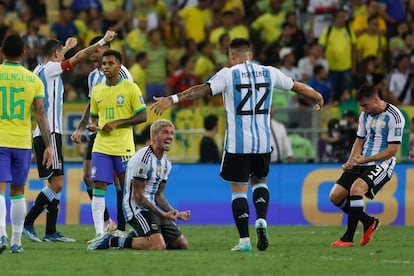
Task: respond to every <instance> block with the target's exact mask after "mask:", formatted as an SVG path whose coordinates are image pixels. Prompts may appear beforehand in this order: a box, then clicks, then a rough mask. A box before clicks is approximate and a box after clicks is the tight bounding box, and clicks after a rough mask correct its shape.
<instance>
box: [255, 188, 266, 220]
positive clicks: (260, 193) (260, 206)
mask: <svg viewBox="0 0 414 276" xmlns="http://www.w3.org/2000/svg"><path fill="white" fill-rule="evenodd" d="M253 203H254V207H255V208H256V218H258V219H259V218H262V219H266V217H267V209H268V207H269V190H268V189H267V188H263V187H260V188H257V189H255V190H254V191H253Z"/></svg>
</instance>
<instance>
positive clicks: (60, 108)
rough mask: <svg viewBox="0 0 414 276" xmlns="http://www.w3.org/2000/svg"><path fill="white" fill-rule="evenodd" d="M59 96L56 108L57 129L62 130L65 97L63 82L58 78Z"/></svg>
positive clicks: (57, 96)
mask: <svg viewBox="0 0 414 276" xmlns="http://www.w3.org/2000/svg"><path fill="white" fill-rule="evenodd" d="M56 81H57V86H58V88H57V95H56V97H55V100H56V106H57V114H56V115H57V118H56V124H57V128H58V129H59V130H62V126H61V125H60V122H61V121H62V104H61V103H62V101H63V99H62V96H63V81H62V78H57V80H56Z"/></svg>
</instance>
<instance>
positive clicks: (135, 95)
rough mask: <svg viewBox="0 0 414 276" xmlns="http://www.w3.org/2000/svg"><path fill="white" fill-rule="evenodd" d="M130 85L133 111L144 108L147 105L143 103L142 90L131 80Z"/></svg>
mask: <svg viewBox="0 0 414 276" xmlns="http://www.w3.org/2000/svg"><path fill="white" fill-rule="evenodd" d="M130 86H131V88H130V89H131V93H132V98H131V100H132V102H131V103H132V109H133V110H134V112H135V113H138V112H140V111H142V110H144V109H146V108H147V106H146V105H145V101H144V97H142V92H141V89H140V88H139V86H138V85H137V84H136V83H134V82H131V83H130Z"/></svg>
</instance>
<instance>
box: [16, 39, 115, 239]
mask: <svg viewBox="0 0 414 276" xmlns="http://www.w3.org/2000/svg"><path fill="white" fill-rule="evenodd" d="M115 37H116V33H115V32H113V31H107V32H106V33H105V36H104V37H103V38H102V39H101V40H100V41H98V42H96V43H95V44H93V45H91V46H89V47H87V48H85V49H82V50H81V51H79V52H77V53H76V54H75V55H74V56H73V57H71V58H69V59H67V60H64V59H65V53H66V52H67V51H68V50H69V49H72V48H74V47H75V46H76V45H77V40H76V39H75V38H69V39H68V40H67V41H66V43H65V46H63V44H62V42H60V41H58V40H54V39H51V40H48V41H47V42H46V44H45V45H44V46H43V47H42V54H43V56H44V60H45V62H44V63H43V64H39V65H38V66H37V67H36V68H35V69H34V73H35V74H37V75H38V76H39V78H40V79H41V80H42V82H43V84H44V87H45V97H46V100H45V112H46V115H47V118H48V121H49V125H50V133H51V140H52V145H53V149H54V157H53V163H52V166H51V167H50V168H46V167H45V166H43V165H42V162H41V159H39V158H41V157H42V155H43V152H44V150H45V145H44V143H43V139H42V137H41V135H40V131H39V127H38V126H37V127H36V129H35V130H34V133H33V137H34V138H33V143H34V149H35V152H36V158H37V167H38V172H39V177H40V178H41V179H47V180H48V184H47V186H46V187H45V188H44V189H42V191H41V192H40V193H39V194H38V196H37V197H36V200H35V203H34V205H33V206H32V208H31V209H30V211H29V212H28V214H27V216H26V218H25V222H24V229H23V234H24V235H25V236H26V237H27V238H29V239H30V240H32V241H35V242H41V240H40V239H39V237H37V235H36V233H35V231H34V228H33V224H34V222H35V220H36V219H37V217H38V216H39V215H40V214H41V213H42V212H43V210H44V209H46V210H47V213H46V231H45V235H44V237H43V241H47V242H74V241H75V240H74V239H70V238H67V237H64V236H63V235H62V234H61V233H59V232H57V231H56V222H57V217H58V206H59V202H60V195H61V191H62V188H63V184H64V175H63V173H64V168H63V162H64V160H63V152H62V134H63V123H62V107H63V93H64V86H63V81H62V76H61V75H62V74H63V73H64V72H67V71H69V70H71V69H72V68H73V66H75V65H76V64H79V63H80V62H81V61H84V60H86V59H87V58H89V56H90V55H91V54H92V53H93V52H94V51H95V49H97V48H100V47H102V45H103V44H105V43H107V42H110V41H112V40H113V39H114V38H115Z"/></svg>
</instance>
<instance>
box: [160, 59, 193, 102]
mask: <svg viewBox="0 0 414 276" xmlns="http://www.w3.org/2000/svg"><path fill="white" fill-rule="evenodd" d="M197 84H200V81H199V78H198V77H197V75H196V74H195V73H194V58H193V57H191V56H187V55H184V56H182V57H181V58H180V69H178V70H177V71H175V72H174V73H173V74H172V75H171V76H170V77H169V79H168V88H167V95H172V94H176V93H178V92H181V91H184V90H186V89H187V88H190V87H191V86H194V85H197ZM192 105H193V102H180V103H179V104H178V106H192Z"/></svg>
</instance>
